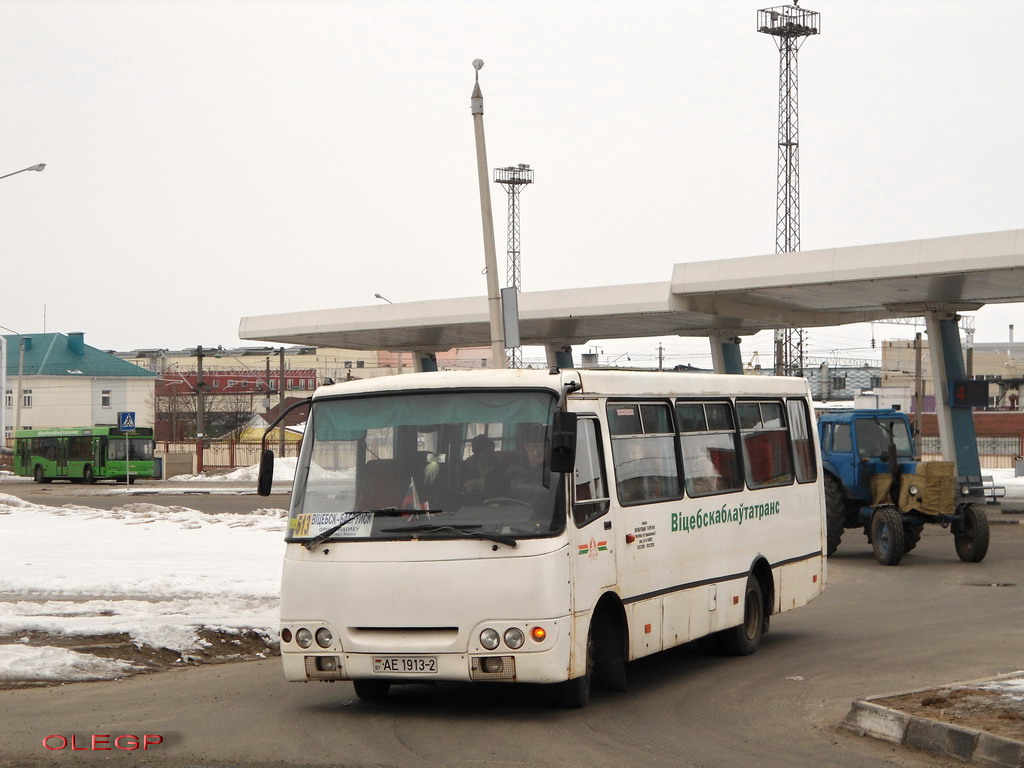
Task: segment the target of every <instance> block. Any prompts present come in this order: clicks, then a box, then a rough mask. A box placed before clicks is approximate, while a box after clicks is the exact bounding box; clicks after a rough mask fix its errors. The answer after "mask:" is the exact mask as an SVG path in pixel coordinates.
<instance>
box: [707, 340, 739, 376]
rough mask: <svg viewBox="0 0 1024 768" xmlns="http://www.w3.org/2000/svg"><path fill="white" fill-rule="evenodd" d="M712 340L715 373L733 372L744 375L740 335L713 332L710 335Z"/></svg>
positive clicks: (712, 358) (712, 360) (712, 359)
mask: <svg viewBox="0 0 1024 768" xmlns="http://www.w3.org/2000/svg"><path fill="white" fill-rule="evenodd" d="M708 340H709V341H710V342H711V362H712V364H713V365H714V368H715V373H733V374H739V375H740V376H742V375H743V357H742V355H740V341H742V339H740V337H739V336H730V335H726V334H722V333H713V334H711V335H710V336H708Z"/></svg>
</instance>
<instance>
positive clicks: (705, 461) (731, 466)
mask: <svg viewBox="0 0 1024 768" xmlns="http://www.w3.org/2000/svg"><path fill="white" fill-rule="evenodd" d="M676 417H677V419H678V422H679V433H680V442H681V443H682V446H683V477H684V479H685V485H686V492H687V493H688V494H689V495H690V496H707V495H709V494H712V493H726V492H729V491H738V490H741V489H742V488H743V478H742V477H741V476H740V467H739V460H738V450H737V443H736V425H735V421H734V419H733V414H732V407H731V406H730V404H729V403H728V402H707V403H698V402H687V401H678V402H677V403H676Z"/></svg>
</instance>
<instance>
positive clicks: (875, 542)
mask: <svg viewBox="0 0 1024 768" xmlns="http://www.w3.org/2000/svg"><path fill="white" fill-rule="evenodd" d="M871 547H872V549H873V550H874V552H875V559H876V560H877V561H878V562H879V563H881V564H882V565H899V564H900V560H901V559H902V558H903V517H902V515H900V513H899V511H898V510H897V509H896V507H894V506H892V505H890V504H884V505H882V506H880V507H876V508H875V512H874V514H872V515H871Z"/></svg>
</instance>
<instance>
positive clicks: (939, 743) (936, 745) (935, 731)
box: [841, 696, 1024, 768]
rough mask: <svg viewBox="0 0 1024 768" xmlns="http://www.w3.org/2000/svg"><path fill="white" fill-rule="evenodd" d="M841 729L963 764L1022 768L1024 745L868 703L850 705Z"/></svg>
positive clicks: (868, 700)
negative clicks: (951, 758)
mask: <svg viewBox="0 0 1024 768" xmlns="http://www.w3.org/2000/svg"><path fill="white" fill-rule="evenodd" d="M872 698H888V697H887V696H877V697H872ZM841 725H842V727H843V728H847V729H849V730H851V731H854V732H855V733H858V734H860V735H861V736H871V737H872V738H876V739H881V740H882V741H888V742H890V743H892V744H904V745H906V746H908V747H914V748H916V749H920V750H923V751H925V752H929V753H931V754H933V755H939V756H942V757H953V758H956V759H957V760H960V761H963V762H965V763H970V762H973V763H977V764H979V765H988V766H998V768H1021V766H1024V742H1021V741H1017V740H1015V739H1007V738H1003V737H1002V736H995V735H993V734H991V733H986V732H984V731H976V730H974V729H972V728H964V727H962V726H958V725H951V724H949V723H942V722H939V721H938V720H931V719H929V718H926V717H919V716H918V715H909V714H907V713H906V712H900V711H899V710H896V709H892V708H890V707H883V706H882V705H880V704H875V703H873V701H872V700H871V699H862V700H858V701H855V702H853V707H852V708H851V709H850V712H849V714H847V716H846V717H845V718H844V719H843V722H842V723H841Z"/></svg>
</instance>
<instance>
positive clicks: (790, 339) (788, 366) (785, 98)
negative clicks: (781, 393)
mask: <svg viewBox="0 0 1024 768" xmlns="http://www.w3.org/2000/svg"><path fill="white" fill-rule="evenodd" d="M757 31H758V32H763V33H764V34H766V35H771V36H772V38H774V40H775V44H776V45H777V46H778V49H779V167H778V179H777V182H778V198H777V201H776V207H775V252H776V253H792V252H794V251H799V250H800V131H799V128H798V124H799V121H798V119H797V66H796V65H797V56H796V54H797V51H798V50H800V46H801V45H803V43H804V41H805V40H806V39H807V38H808V37H809V36H811V35H817V34H819V33H820V32H821V14H820V13H818V12H817V11H809V10H807V9H806V8H801V7H800V6H799V5H798V4H797V3H796V2H795V1H794V3H793V5H779V6H776V7H774V8H762V9H761V10H759V11H758V12H757ZM803 342H804V332H803V331H802V330H799V329H785V330H778V331H776V332H775V373H776V374H777V375H780V376H781V375H786V374H791V373H793V372H794V370H795V371H800V370H803V366H804V361H803V357H804V344H803Z"/></svg>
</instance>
